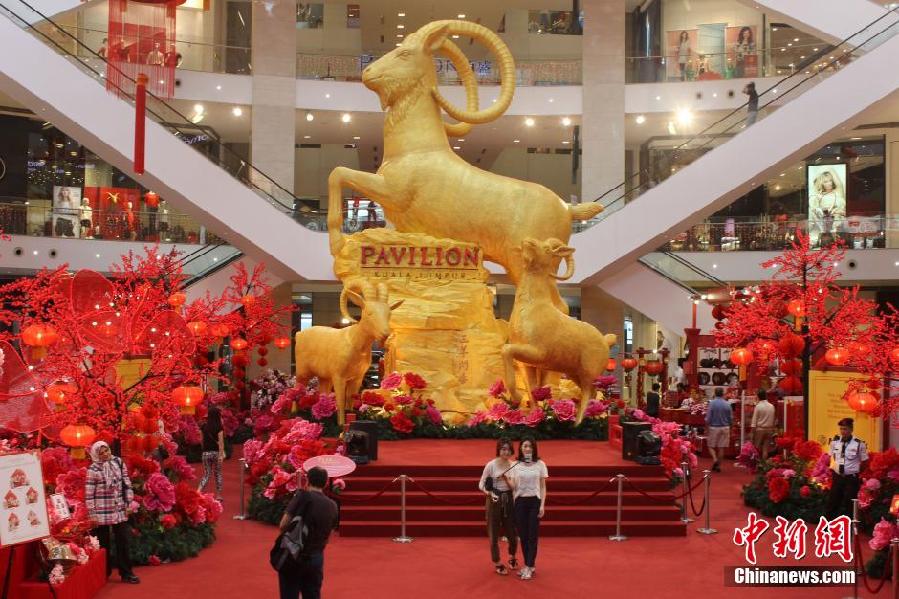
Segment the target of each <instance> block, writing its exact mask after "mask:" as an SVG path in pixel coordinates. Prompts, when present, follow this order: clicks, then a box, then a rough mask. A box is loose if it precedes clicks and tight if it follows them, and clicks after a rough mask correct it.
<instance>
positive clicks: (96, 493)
mask: <svg viewBox="0 0 899 599" xmlns="http://www.w3.org/2000/svg"><path fill="white" fill-rule="evenodd" d="M91 460H93V464H91V465H90V467H89V468H88V469H87V483H86V484H85V493H84V498H85V503H86V504H87V509H88V512H90V515H91V518H93V519H94V520H96V521H97V524H98V526H97V538H98V539H99V540H100V546H101V547H103V548H104V549H106V576H107V578H108V577H109V575H110V574H112V557H111V554H110V551H109V550H110V545H109V541H110V535H112V536H114V537H115V547H116V561H117V563H118V566H119V574H120V575H121V577H122V582H127V583H130V584H137V583H139V582H140V579H139V578H138V577H137V576H135V575H134V572H133V571H132V569H131V557H130V556H129V555H128V537H129V536H130V535H131V530H130V527H129V526H128V512H129V506H130V505H131V502H132V501H133V500H134V491H133V490H132V488H131V479H129V478H128V469H127V468H126V467H125V464H124V462H122V459H121V458H117V457H114V456H113V455H112V451H110V449H109V445H107V444H106V442H105V441H97V442H96V443H94V444H93V445H92V446H91Z"/></svg>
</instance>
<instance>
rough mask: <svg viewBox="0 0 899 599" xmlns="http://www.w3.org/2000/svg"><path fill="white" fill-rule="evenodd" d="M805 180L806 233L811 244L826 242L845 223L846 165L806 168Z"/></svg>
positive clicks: (831, 238) (824, 165)
mask: <svg viewBox="0 0 899 599" xmlns="http://www.w3.org/2000/svg"><path fill="white" fill-rule="evenodd" d="M806 181H807V189H808V221H809V222H808V230H809V236H810V237H811V241H812V244H813V245H823V244H827V243H830V242H832V241H833V235H834V233H837V232H839V231H841V230H842V228H843V223H844V222H845V220H846V165H845V164H814V165H809V166H808V167H807V170H806Z"/></svg>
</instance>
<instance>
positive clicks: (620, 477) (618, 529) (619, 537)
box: [609, 474, 627, 541]
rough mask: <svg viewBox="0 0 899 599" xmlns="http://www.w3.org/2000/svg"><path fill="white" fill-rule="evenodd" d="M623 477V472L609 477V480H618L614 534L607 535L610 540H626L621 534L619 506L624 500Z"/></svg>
mask: <svg viewBox="0 0 899 599" xmlns="http://www.w3.org/2000/svg"><path fill="white" fill-rule="evenodd" d="M624 479H625V476H624V475H623V474H617V475H615V478H611V479H609V482H610V483H611V482H615V481H616V480H617V481H618V508H617V510H616V511H615V534H613V535H609V540H610V541H626V540H627V537H626V536H624V535H623V534H621V507H622V504H623V502H624Z"/></svg>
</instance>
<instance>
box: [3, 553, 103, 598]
mask: <svg viewBox="0 0 899 599" xmlns="http://www.w3.org/2000/svg"><path fill="white" fill-rule="evenodd" d="M35 545H36V543H27V544H25V545H16V546H14V547H3V548H0V580H4V579H5V577H6V575H7V572H6V568H7V566H8V564H9V555H10V552H12V551H15V555H14V556H13V562H12V578H11V579H10V581H9V596H10V597H14V598H16V599H52V598H53V594H52V593H51V592H50V586H49V585H48V584H47V582H40V581H38V580H37V576H38V574H39V572H40V564H39V563H38V560H37V555H36V547H35ZM105 584H106V551H105V550H103V549H101V550H100V552H99V553H97V554H95V555H94V556H93V557H92V558H91V560H90V561H89V562H88V563H86V564H85V565H83V566H76V567H75V568H74V569H73V570H72V571H71V572H70V573H69V575H68V576H67V577H66V581H65V582H64V583H63V584H61V585H59V586H57V587H55V588H54V590H55V591H56V599H90V598H91V597H93V596H94V595H96V594H97V592H98V591H99V590H100V589H101V588H103V585H105Z"/></svg>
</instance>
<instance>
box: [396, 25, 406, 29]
mask: <svg viewBox="0 0 899 599" xmlns="http://www.w3.org/2000/svg"><path fill="white" fill-rule="evenodd" d="M396 28H397V29H405V28H406V26H405V25H403V24H400V25H397V26H396Z"/></svg>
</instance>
